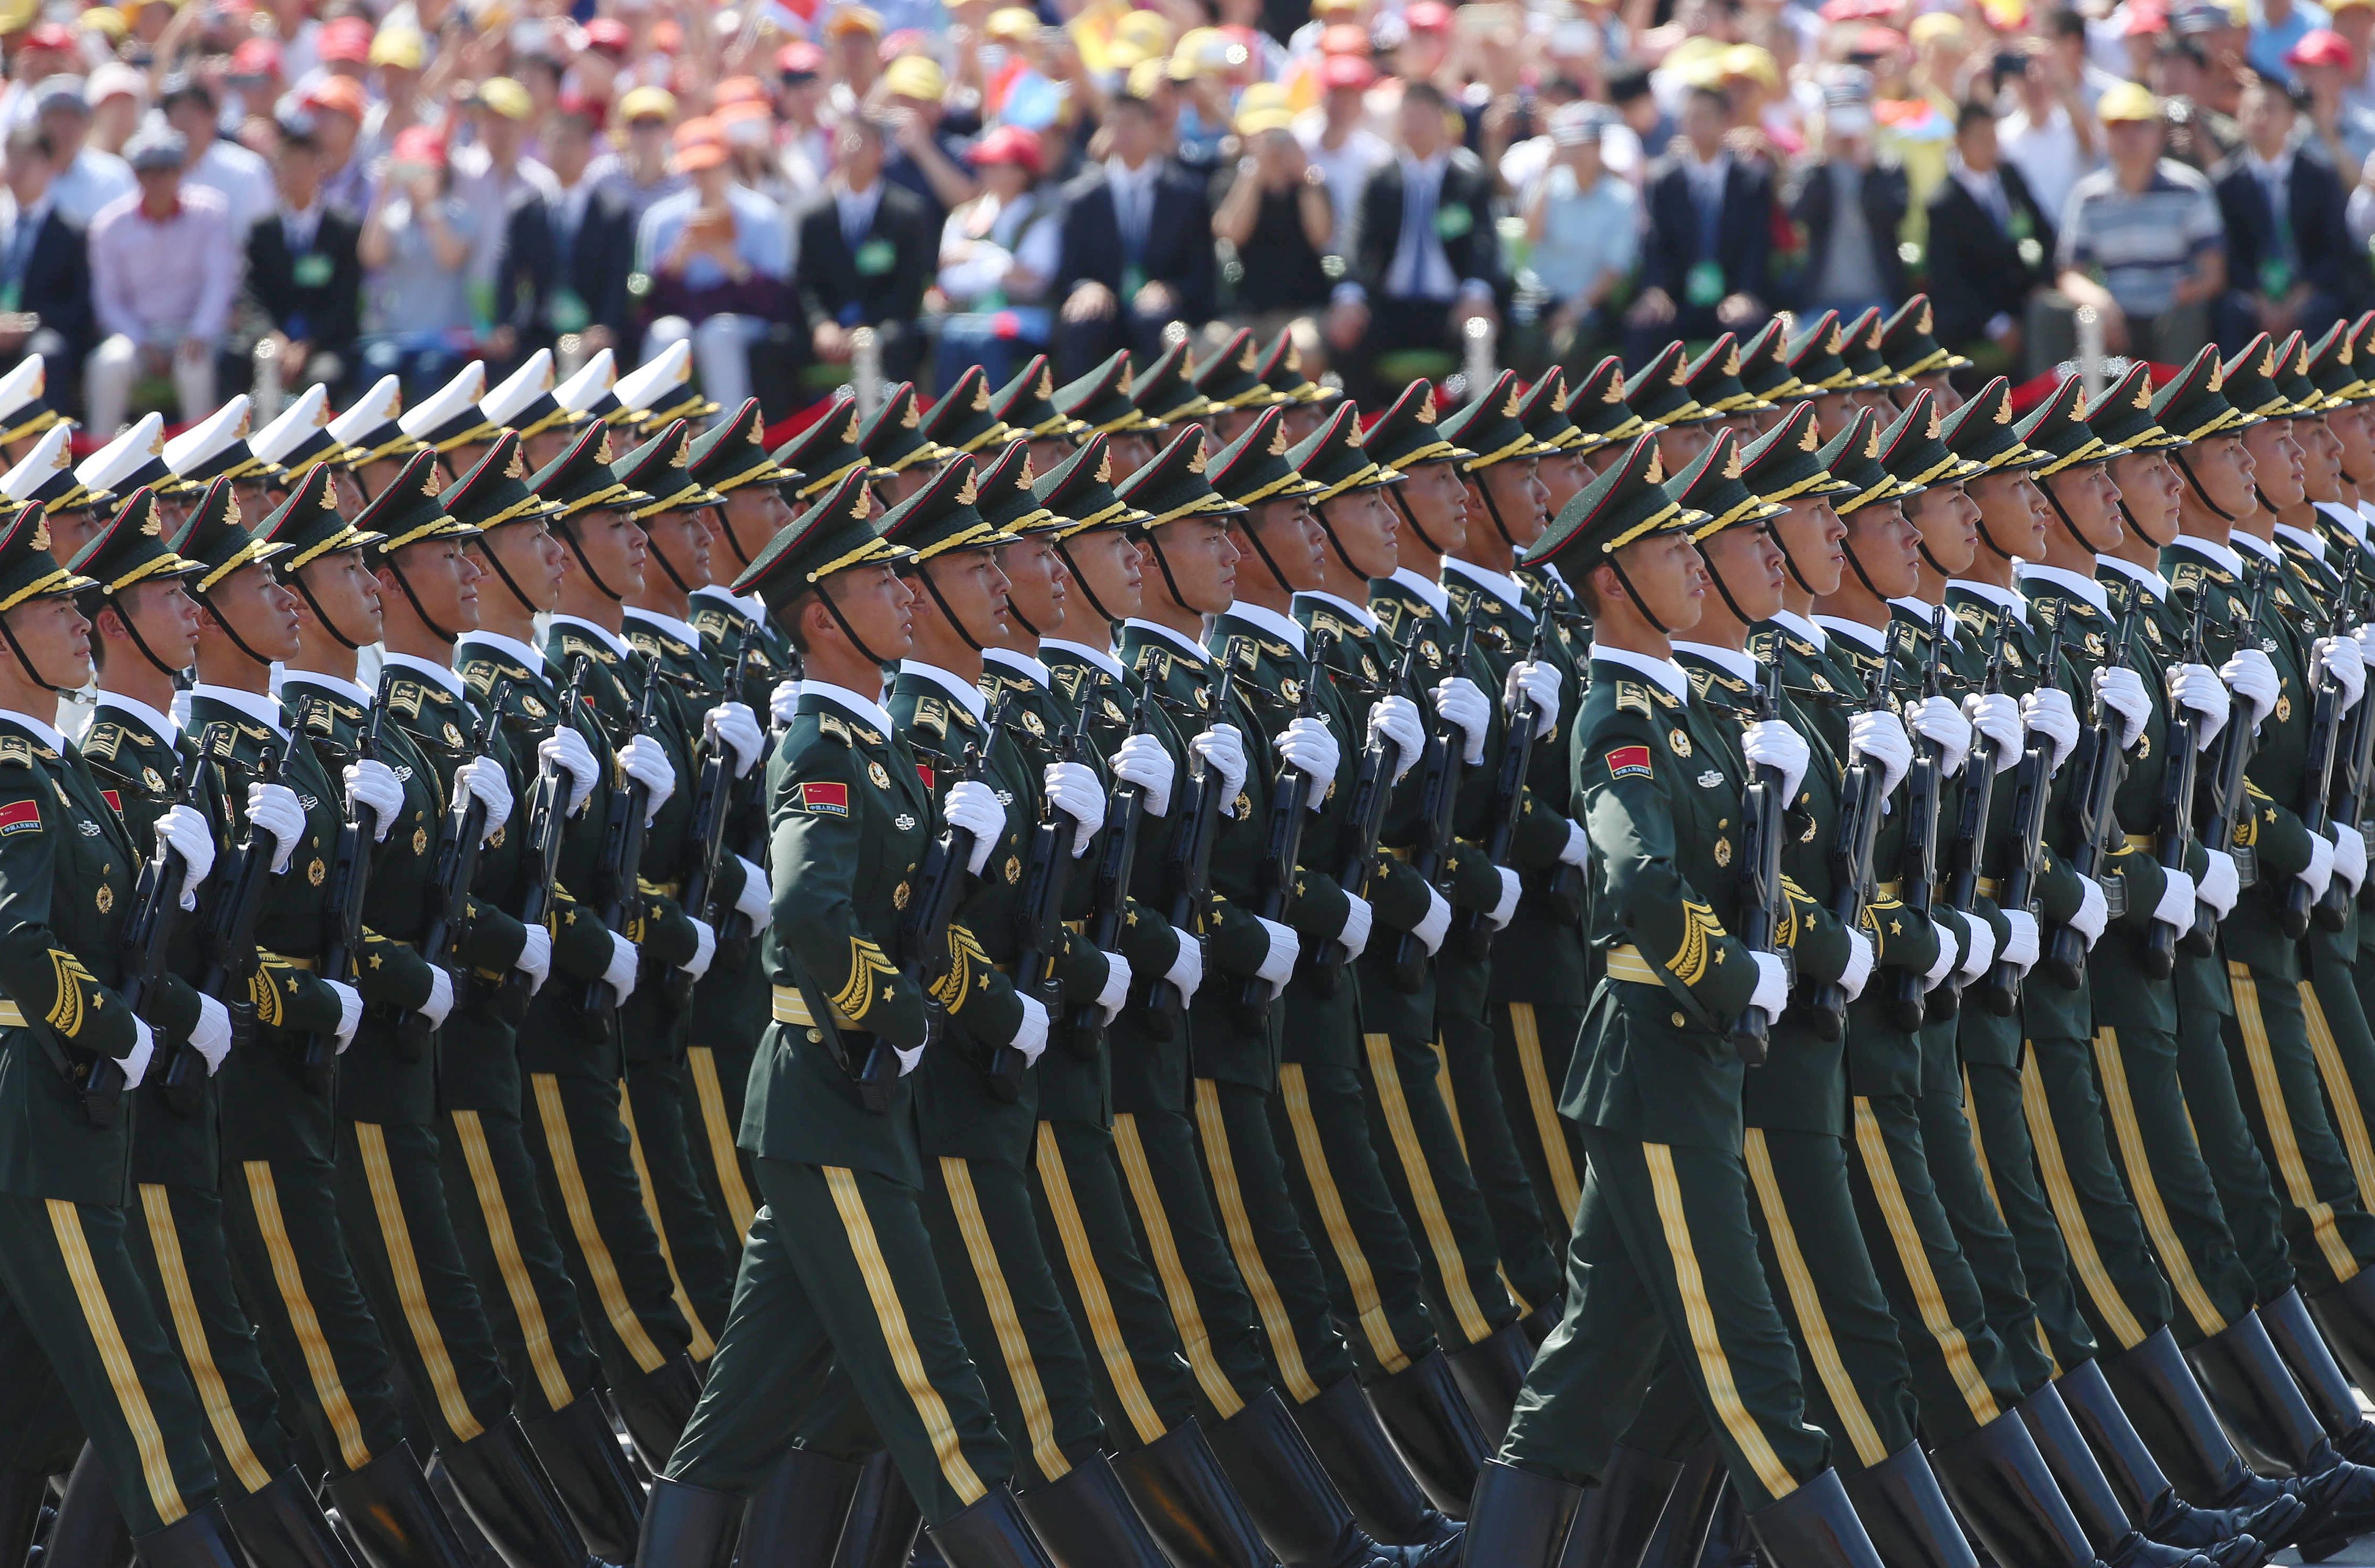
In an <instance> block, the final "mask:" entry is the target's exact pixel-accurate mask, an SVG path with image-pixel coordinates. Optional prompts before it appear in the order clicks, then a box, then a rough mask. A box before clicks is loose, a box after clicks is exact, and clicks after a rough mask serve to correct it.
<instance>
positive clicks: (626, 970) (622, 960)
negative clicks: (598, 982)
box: [602, 931, 643, 1002]
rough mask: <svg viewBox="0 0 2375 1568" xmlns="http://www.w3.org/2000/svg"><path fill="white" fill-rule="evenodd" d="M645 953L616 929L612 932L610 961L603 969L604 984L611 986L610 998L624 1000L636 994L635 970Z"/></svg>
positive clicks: (618, 1000)
mask: <svg viewBox="0 0 2375 1568" xmlns="http://www.w3.org/2000/svg"><path fill="white" fill-rule="evenodd" d="M642 961H643V955H642V953H640V952H639V951H637V950H636V948H635V944H634V943H632V942H630V941H629V940H627V938H625V937H621V936H620V935H619V934H618V933H617V932H616V931H613V932H611V933H610V962H609V967H608V968H606V969H604V970H603V971H602V984H605V985H608V986H609V987H610V999H611V1000H612V1001H613V1002H623V1001H625V1000H626V999H627V998H628V997H630V996H633V995H634V994H635V971H636V969H637V967H638V966H639V965H640V964H641V963H642Z"/></svg>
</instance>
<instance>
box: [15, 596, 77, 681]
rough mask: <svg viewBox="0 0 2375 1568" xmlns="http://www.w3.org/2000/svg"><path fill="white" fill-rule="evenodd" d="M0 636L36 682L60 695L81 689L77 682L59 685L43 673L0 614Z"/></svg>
mask: <svg viewBox="0 0 2375 1568" xmlns="http://www.w3.org/2000/svg"><path fill="white" fill-rule="evenodd" d="M0 637H6V639H8V651H9V652H10V653H12V654H16V655H17V662H18V664H19V665H22V666H24V669H25V673H26V674H27V675H30V676H31V677H32V678H33V679H34V680H35V681H36V682H37V683H38V684H40V685H41V686H43V687H46V688H47V689H49V690H52V691H54V692H56V693H57V694H58V695H59V696H61V697H63V696H65V694H66V693H67V692H69V691H78V690H81V689H82V688H81V686H80V684H79V683H77V684H76V685H74V686H60V685H59V684H58V683H57V682H56V681H54V680H52V679H51V678H49V677H48V676H46V675H43V674H42V673H41V666H39V665H36V664H35V663H33V661H32V660H31V658H30V657H29V656H27V654H26V653H25V645H24V644H23V643H19V642H18V641H17V632H16V630H15V628H13V627H11V626H10V625H9V624H8V618H7V617H6V616H5V615H0Z"/></svg>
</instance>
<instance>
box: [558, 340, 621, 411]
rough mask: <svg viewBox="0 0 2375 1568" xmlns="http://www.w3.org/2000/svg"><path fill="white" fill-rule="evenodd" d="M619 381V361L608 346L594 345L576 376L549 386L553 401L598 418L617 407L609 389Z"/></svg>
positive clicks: (570, 409) (571, 409)
mask: <svg viewBox="0 0 2375 1568" xmlns="http://www.w3.org/2000/svg"><path fill="white" fill-rule="evenodd" d="M618 380H619V362H618V360H616V359H615V358H613V357H612V355H611V353H610V350H609V349H608V348H597V349H596V350H594V356H593V358H591V359H589V360H586V361H585V363H584V364H583V365H580V366H579V367H578V368H577V373H576V374H575V375H573V376H571V377H570V378H569V379H568V380H567V381H565V382H562V383H561V384H560V385H559V386H556V387H554V388H553V389H552V400H553V401H554V402H555V403H558V404H560V405H561V407H563V408H566V409H568V410H569V411H570V412H571V413H573V414H585V415H588V416H590V417H593V418H597V419H598V418H600V417H601V416H602V415H603V414H604V413H606V412H608V411H609V408H610V407H616V406H617V399H616V398H615V397H613V396H612V395H611V391H610V389H611V387H613V386H614V385H616V384H617V383H618Z"/></svg>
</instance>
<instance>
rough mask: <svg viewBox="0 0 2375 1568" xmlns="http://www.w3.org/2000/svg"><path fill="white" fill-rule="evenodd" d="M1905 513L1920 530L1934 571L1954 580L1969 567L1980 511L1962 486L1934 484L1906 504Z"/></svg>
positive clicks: (1977, 547)
mask: <svg viewBox="0 0 2375 1568" xmlns="http://www.w3.org/2000/svg"><path fill="white" fill-rule="evenodd" d="M1905 514H1906V516H1908V517H1909V518H1911V519H1912V521H1913V526H1914V527H1915V528H1917V529H1919V530H1920V534H1921V548H1922V549H1923V551H1924V552H1926V553H1927V554H1928V555H1929V557H1930V564H1931V566H1932V569H1934V570H1936V571H1939V572H1944V573H1945V574H1946V575H1947V576H1949V577H1952V576H1954V575H1955V574H1956V572H1962V571H1965V570H1967V568H1968V567H1969V566H1970V564H1971V558H1972V556H1973V555H1974V554H1975V553H1976V552H1977V551H1978V549H1979V503H1978V502H1976V501H1973V500H1972V499H1971V498H1970V495H1969V493H1968V492H1967V491H1966V490H1965V489H1963V487H1962V486H1960V485H1932V486H1931V487H1930V488H1929V489H1926V490H1924V491H1922V492H1921V493H1920V495H1918V496H1915V497H1914V498H1913V500H1912V501H1910V502H1908V504H1907V506H1906V508H1905ZM1999 537H2001V536H1999Z"/></svg>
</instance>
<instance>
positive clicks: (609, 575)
mask: <svg viewBox="0 0 2375 1568" xmlns="http://www.w3.org/2000/svg"><path fill="white" fill-rule="evenodd" d="M561 526H562V527H564V528H568V529H570V530H572V531H573V535H574V536H575V538H576V540H577V548H579V549H581V550H583V551H585V560H586V563H587V564H588V565H590V566H591V567H592V568H593V569H594V575H595V576H597V577H599V578H600V579H601V580H602V581H603V582H605V583H607V584H609V585H610V591H611V592H612V593H617V594H639V593H641V592H643V588H644V560H645V558H646V557H647V556H648V554H649V553H650V552H649V548H648V546H647V544H646V542H645V540H644V531H643V529H642V528H640V527H638V526H636V525H635V520H634V519H633V518H632V517H630V516H628V515H627V514H626V513H623V512H619V511H616V510H614V509H612V508H610V507H607V506H597V507H592V508H589V509H587V510H586V511H584V512H581V513H578V514H577V515H576V516H574V517H572V518H571V519H569V520H568V521H567V522H566V523H563V524H562V525H561ZM576 569H577V562H576V561H574V560H566V558H565V557H564V564H563V565H562V567H561V570H562V571H563V572H573V571H575V570H576Z"/></svg>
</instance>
